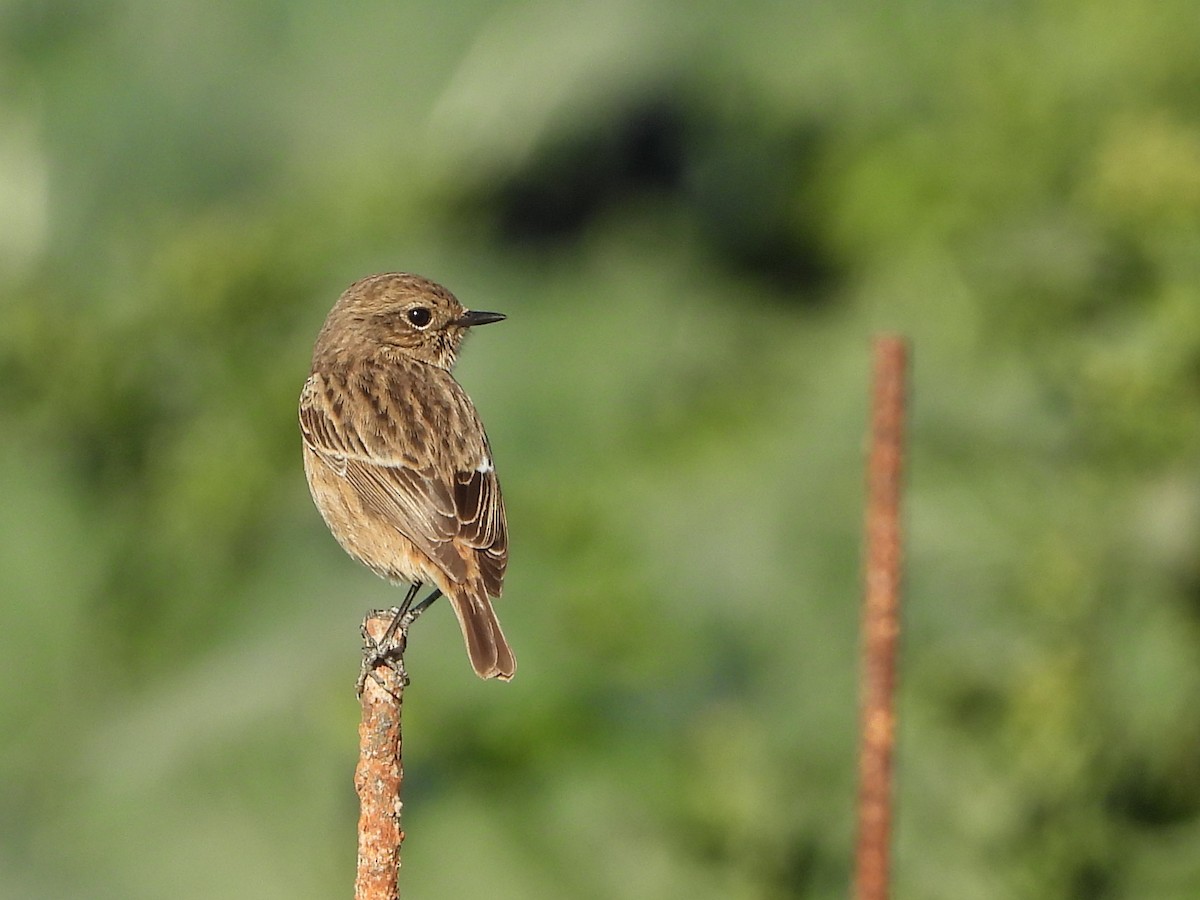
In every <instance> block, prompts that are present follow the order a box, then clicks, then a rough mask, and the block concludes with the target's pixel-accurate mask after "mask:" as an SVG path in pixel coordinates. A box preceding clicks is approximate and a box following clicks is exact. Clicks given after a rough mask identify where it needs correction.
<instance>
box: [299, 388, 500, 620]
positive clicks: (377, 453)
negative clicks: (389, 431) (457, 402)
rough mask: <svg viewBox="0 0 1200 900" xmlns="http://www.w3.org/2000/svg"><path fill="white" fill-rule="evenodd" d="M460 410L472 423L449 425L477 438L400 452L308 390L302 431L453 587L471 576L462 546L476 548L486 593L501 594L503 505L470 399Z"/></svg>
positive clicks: (368, 504)
mask: <svg viewBox="0 0 1200 900" xmlns="http://www.w3.org/2000/svg"><path fill="white" fill-rule="evenodd" d="M319 377H320V376H314V378H319ZM311 381H312V380H311V379H310V382H311ZM451 383H453V382H451ZM455 387H456V388H457V385H455ZM457 395H461V390H459V391H458V392H457V394H456V396H457ZM461 397H462V400H464V401H466V397H465V395H461ZM336 408H337V407H336V406H335V409H336ZM344 408H345V407H344V405H342V407H341V409H342V410H343V411H344ZM462 412H464V413H465V414H466V415H467V418H468V421H466V422H461V423H460V422H453V421H452V422H449V423H446V424H447V427H450V428H451V429H456V430H457V431H459V432H461V433H465V434H467V435H468V436H474V435H478V440H474V441H473V440H470V439H468V440H465V441H463V442H461V444H460V443H459V442H454V441H449V442H447V441H438V440H436V439H435V440H428V441H424V442H421V443H420V445H419V446H416V447H406V448H405V449H406V450H407V451H409V452H406V453H403V454H401V453H400V452H397V449H396V448H393V447H390V446H388V442H387V441H383V440H381V439H380V437H379V436H378V435H377V434H376V435H375V436H371V435H370V434H369V433H367V432H366V429H362V428H359V427H357V426H356V424H355V423H354V422H353V421H352V417H350V416H346V415H337V414H335V413H334V412H331V410H330V408H329V404H328V400H327V396H326V395H325V394H324V393H323V392H322V391H320V390H318V389H317V388H316V387H315V386H314V388H313V389H312V390H309V389H307V386H306V390H305V392H304V395H303V397H302V400H301V406H300V429H301V432H302V434H303V436H304V442H305V444H306V445H307V446H308V447H309V449H311V450H312V451H313V453H315V454H316V455H317V457H318V458H320V459H321V460H322V461H323V462H325V464H326V465H328V466H329V467H330V469H331V470H333V471H334V472H335V473H336V474H337V475H339V476H341V477H343V478H345V479H346V481H347V482H348V483H349V484H350V486H351V487H353V488H354V490H355V492H356V493H357V495H358V496H359V498H360V499H361V501H362V504H363V508H364V510H366V511H367V512H368V513H369V514H371V515H373V516H375V517H377V518H378V519H379V520H381V522H382V523H385V524H386V525H387V526H389V527H392V528H394V529H396V530H397V531H398V532H399V533H400V534H402V535H403V536H404V537H406V538H408V539H409V540H410V541H412V543H413V544H415V545H416V546H417V548H418V549H419V550H421V551H422V552H423V553H425V554H426V555H427V556H428V557H429V558H430V559H432V560H433V561H434V562H435V563H437V565H438V566H439V567H440V568H441V569H442V570H443V571H444V572H445V573H446V574H447V575H448V576H449V577H450V578H451V579H452V580H454V581H463V580H464V579H466V578H467V577H468V572H467V566H466V563H465V561H464V559H463V554H462V553H461V552H459V547H460V546H463V545H465V546H466V547H470V548H472V549H474V550H476V551H477V553H476V560H477V561H478V563H479V565H480V572H481V575H482V577H483V579H484V584H485V586H486V587H487V590H488V593H489V594H491V595H493V596H499V594H500V588H501V582H502V580H503V577H504V569H505V565H506V563H507V558H508V536H507V529H506V526H505V519H504V502H503V499H502V497H501V494H500V484H499V482H498V480H497V479H496V473H495V470H494V468H493V467H492V462H491V451H490V449H489V448H488V445H487V438H486V436H485V435H484V432H483V427H482V425H481V424H479V421H478V419H477V418H476V417H475V414H474V410H473V409H471V407H470V403H469V401H466V403H465V406H464V407H463V409H462ZM454 418H457V417H454ZM476 457H478V458H476ZM456 545H458V546H456Z"/></svg>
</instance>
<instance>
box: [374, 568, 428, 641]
mask: <svg viewBox="0 0 1200 900" xmlns="http://www.w3.org/2000/svg"><path fill="white" fill-rule="evenodd" d="M421 584H422V582H420V581H414V582H413V583H412V584H410V585H409V586H408V593H407V594H405V595H404V602H403V603H401V604H400V605H399V606H398V607H396V616H397V617H399V616H402V615H404V614H405V613H406V612H408V608H409V607H410V606H412V602H413V601H414V600H415V599H417V592H418V591H420V590H421ZM392 621H393V623H394V622H395V619H393V620H392ZM391 634H392V628H391V627H389V628H388V630H387V634H385V635H384V636H383V642H386V641H387V639H388V638H389V637H391Z"/></svg>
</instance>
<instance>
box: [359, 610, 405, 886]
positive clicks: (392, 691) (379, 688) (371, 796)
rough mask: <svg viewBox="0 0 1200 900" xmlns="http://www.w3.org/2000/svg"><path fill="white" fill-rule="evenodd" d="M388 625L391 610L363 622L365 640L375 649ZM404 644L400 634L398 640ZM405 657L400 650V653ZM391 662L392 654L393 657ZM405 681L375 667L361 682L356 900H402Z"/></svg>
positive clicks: (397, 671) (399, 673) (398, 670)
mask: <svg viewBox="0 0 1200 900" xmlns="http://www.w3.org/2000/svg"><path fill="white" fill-rule="evenodd" d="M391 621H392V612H391V611H390V610H376V611H375V612H372V613H370V614H368V615H367V618H366V619H365V620H364V621H363V639H364V641H366V640H367V639H368V638H369V639H370V640H371V641H372V642H374V643H377V642H378V641H380V640H381V639H382V637H383V634H384V632H385V631H386V630H387V627H388V625H389V624H391ZM398 637H399V639H400V640H401V641H403V640H404V638H405V635H404V634H403V632H402V633H401V634H400V635H399V636H398ZM399 653H400V654H403V645H401V647H400V651H399ZM393 658H395V654H393ZM405 682H406V678H405V676H404V669H403V665H402V661H401V662H397V663H396V666H395V668H393V667H391V666H389V665H387V664H386V663H382V662H381V663H378V664H377V665H375V666H374V668H373V670H372V671H371V672H369V673H368V674H367V676H366V678H365V680H364V682H363V691H362V697H361V701H362V721H361V723H360V724H359V726H358V746H359V757H358V767H357V768H356V769H355V772H354V789H355V791H356V792H357V793H358V800H359V810H360V813H359V819H358V871H357V875H356V877H355V880H354V898H355V900H394V898H397V897H399V896H400V893H399V876H400V844H401V843H402V842H403V841H404V832H403V830H401V827H400V810H401V807H402V805H403V804H402V803H401V801H400V789H401V787H402V786H403V784H404V762H403V758H402V756H401V748H402V739H401V733H400V712H401V705H402V703H403V700H404V687H405Z"/></svg>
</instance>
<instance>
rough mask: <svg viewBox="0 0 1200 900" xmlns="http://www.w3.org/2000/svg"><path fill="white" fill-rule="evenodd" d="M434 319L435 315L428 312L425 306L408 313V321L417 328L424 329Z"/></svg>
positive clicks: (414, 308) (415, 307) (417, 307)
mask: <svg viewBox="0 0 1200 900" xmlns="http://www.w3.org/2000/svg"><path fill="white" fill-rule="evenodd" d="M432 318H433V313H431V312H430V311H429V310H427V309H426V308H425V307H424V306H414V307H413V308H412V309H410V310H409V311H408V321H410V322H412V324H413V325H415V326H417V328H424V327H425V326H426V325H428V324H429V320H430V319H432Z"/></svg>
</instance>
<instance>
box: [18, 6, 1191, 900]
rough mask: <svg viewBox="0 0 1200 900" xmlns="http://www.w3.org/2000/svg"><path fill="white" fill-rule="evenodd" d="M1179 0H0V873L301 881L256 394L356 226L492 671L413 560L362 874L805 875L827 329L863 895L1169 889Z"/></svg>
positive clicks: (346, 788)
mask: <svg viewBox="0 0 1200 900" xmlns="http://www.w3.org/2000/svg"><path fill="white" fill-rule="evenodd" d="M1198 41H1200V25H1197V23H1196V21H1195V11H1194V8H1193V5H1192V4H1190V3H1185V2H1183V0H1176V2H1168V3H1163V4H1159V5H1158V6H1157V7H1156V9H1155V10H1154V12H1153V15H1151V14H1150V13H1149V12H1148V11H1146V10H1143V9H1141V8H1140V7H1137V6H1128V7H1117V6H1111V5H1109V4H1094V3H1089V2H1084V0H1064V2H1056V3H1044V4H978V3H976V4H951V3H934V2H918V3H909V4H904V5H903V8H900V9H893V8H892V7H887V6H880V5H877V4H868V3H860V2H850V3H843V4H835V5H821V4H815V5H811V6H809V5H806V4H791V5H781V4H771V3H749V4H740V5H738V6H736V7H734V6H727V5H717V4H687V5H682V4H630V3H616V2H606V3H598V4H588V5H584V6H578V5H552V4H547V3H533V2H513V3H506V4H477V5H475V6H473V7H472V6H470V5H468V6H467V7H463V6H462V5H461V4H460V5H456V6H453V7H451V6H447V5H444V4H442V5H439V4H425V5H417V4H399V5H397V4H385V3H375V4H367V5H365V6H363V7H356V8H355V9H353V10H347V11H342V12H331V8H330V7H329V6H328V5H327V4H319V3H314V2H298V3H279V2H262V3H258V4H254V5H251V6H225V7H221V6H204V5H199V4H166V5H156V4H148V3H139V2H134V0H111V2H109V3H106V4H93V5H92V6H91V7H89V9H88V11H86V12H84V11H82V10H77V9H75V8H74V7H73V6H70V5H67V4H60V3H45V2H42V3H33V2H16V0H13V2H8V3H5V4H2V5H0V85H3V86H4V88H5V90H4V91H3V92H0V119H2V120H3V122H4V123H5V124H4V127H3V128H2V129H0V208H3V210H4V213H3V215H2V216H0V290H2V291H3V300H2V301H0V379H2V381H3V384H4V385H5V389H4V390H3V391H0V498H2V502H0V598H2V600H3V602H2V603H0V656H2V657H3V658H4V659H5V660H6V661H7V666H6V669H7V671H8V673H9V677H8V678H6V679H4V680H3V682H0V735H2V737H0V896H4V897H8V896H11V897H22V898H39V897H45V898H50V897H61V896H87V897H98V898H103V897H121V898H129V897H147V898H150V897H162V896H172V897H188V896H196V897H213V896H220V897H239V896H245V897H256V898H270V897H276V896H278V897H285V896H286V897H289V898H292V897H310V896H311V897H328V896H335V895H337V894H338V893H348V891H349V885H350V880H351V878H352V868H353V862H354V825H355V817H356V810H355V805H354V796H353V793H352V790H351V772H352V767H353V762H354V760H353V755H354V752H355V736H354V734H355V733H354V729H355V723H356V717H357V707H356V705H355V703H354V701H353V694H352V692H351V685H352V684H353V680H354V677H355V674H356V672H357V665H358V657H357V643H358V639H357V630H356V629H357V625H358V622H359V619H360V616H361V613H362V611H363V610H365V609H366V608H368V607H374V606H384V605H388V604H390V603H392V602H394V601H395V598H396V596H397V594H396V592H395V590H394V589H392V588H390V587H389V586H388V585H385V584H383V583H382V582H379V581H378V580H377V579H375V578H374V577H373V576H372V575H370V573H368V572H366V571H363V570H360V569H359V568H357V567H356V566H355V565H354V564H353V563H352V562H351V561H350V560H349V559H348V558H346V557H345V556H344V554H342V552H341V551H340V550H339V548H338V547H337V546H336V545H335V544H334V542H333V541H332V540H331V539H330V538H329V537H328V535H327V534H326V533H325V529H324V526H323V525H322V523H321V522H320V519H319V517H318V516H317V515H316V513H315V511H314V510H313V509H312V507H311V504H310V502H309V500H308V497H307V492H306V488H305V486H304V480H303V477H302V475H301V468H300V458H299V443H298V441H299V439H298V434H297V431H296V425H295V402H296V397H297V394H298V392H299V388H300V385H301V383H302V381H303V379H304V376H305V374H306V371H307V363H308V353H309V349H310V347H311V342H312V340H313V338H314V337H315V334H316V331H317V329H318V327H319V325H320V322H321V320H322V318H323V316H324V314H325V312H326V311H327V309H328V307H329V306H330V305H331V304H332V302H333V300H334V299H335V297H336V296H337V294H338V293H339V292H340V291H341V290H342V289H343V288H344V286H345V285H346V284H348V283H349V282H350V281H352V280H354V279H355V278H357V277H359V276H361V275H364V274H367V273H369V272H372V271H384V270H391V269H407V270H411V271H417V272H420V273H422V274H426V275H428V276H430V277H433V278H435V279H437V280H439V281H442V282H443V283H445V284H447V285H448V286H449V287H450V288H451V289H452V290H454V291H455V292H456V293H457V294H458V295H459V296H460V298H461V299H462V300H463V301H464V303H466V304H467V305H468V306H472V305H473V306H477V307H481V308H486V309H498V310H501V311H504V312H506V313H508V314H509V317H510V320H509V322H507V323H506V324H505V325H504V326H502V327H501V328H499V329H497V330H496V331H492V330H491V329H489V330H488V331H487V332H486V333H485V334H481V335H479V336H476V337H475V338H473V339H472V341H471V343H470V345H469V347H468V349H467V352H466V354H465V357H464V361H463V363H462V365H461V366H460V370H459V374H460V378H461V380H462V381H463V382H464V384H465V385H466V386H467V388H468V390H469V391H470V393H471V394H472V396H473V397H474V398H475V400H476V403H477V405H478V406H479V407H480V410H481V412H482V414H483V417H484V419H485V421H486V422H487V423H488V426H489V431H490V433H491V436H492V440H493V444H494V446H495V449H496V455H497V460H498V465H499V468H500V471H501V474H502V476H503V479H504V485H505V490H506V495H507V498H508V506H509V513H510V520H511V521H510V525H511V530H512V540H513V560H512V566H511V570H510V572H511V575H510V579H509V581H508V583H507V585H506V590H505V597H504V599H503V600H502V601H501V602H500V604H499V611H500V615H501V618H502V619H503V621H504V623H505V626H506V630H507V632H508V634H509V636H510V638H511V640H512V643H513V646H514V648H515V650H516V652H517V656H518V658H519V660H520V672H519V674H518V677H517V679H516V680H515V681H514V682H513V683H512V684H511V685H509V686H498V685H495V684H484V683H481V682H479V681H477V680H476V679H475V678H474V676H473V675H472V674H471V672H470V669H469V666H467V664H466V660H465V658H464V655H463V651H462V649H461V647H460V645H459V644H460V641H459V636H458V632H457V628H456V626H455V625H454V623H453V621H452V617H451V616H449V615H448V613H447V611H446V610H445V609H440V608H439V607H437V606H435V607H434V609H433V610H432V611H431V613H430V614H429V615H428V616H427V617H426V618H424V619H422V621H421V623H420V625H419V627H418V629H417V630H416V632H415V634H414V639H413V641H412V645H411V648H410V654H409V663H410V671H411V672H412V673H413V677H414V683H413V686H412V688H411V690H410V691H409V694H408V698H407V703H406V709H405V713H406V717H405V724H406V738H407V741H406V763H407V770H408V781H407V784H406V796H405V800H406V809H405V827H406V830H407V831H408V832H409V835H410V838H409V841H408V843H407V844H406V856H405V868H404V872H403V877H404V885H405V895H406V896H408V895H410V894H411V895H412V896H416V897H424V896H429V897H469V896H483V895H485V894H486V895H487V896H489V897H493V898H504V897H512V898H518V897H519V898H527V897H539V896H554V897H580V898H600V897H654V898H672V897H681V898H682V897H686V898H689V900H694V898H707V897H713V898H717V897H720V898H783V897H795V896H805V897H827V896H829V897H832V896H844V894H845V890H846V884H847V881H848V877H849V875H848V873H849V870H850V856H851V851H852V844H853V827H854V826H853V804H854V778H855V751H856V747H855V728H856V686H855V679H856V653H857V632H856V629H857V616H858V612H857V602H858V582H859V540H860V537H859V535H860V516H861V513H860V507H861V501H862V490H861V482H862V475H861V469H862V441H863V438H862V434H863V428H864V424H865V420H866V410H865V399H866V386H867V385H866V382H867V369H868V355H867V350H868V343H869V338H870V336H871V335H872V334H873V333H875V332H878V331H881V330H896V331H900V332H903V333H905V334H907V335H909V336H910V337H911V338H912V340H913V343H914V360H915V366H916V369H915V384H914V390H913V401H914V405H913V422H912V433H911V446H912V451H911V467H910V478H909V484H910V493H909V496H908V523H909V537H908V553H907V556H908V564H909V574H908V595H907V604H908V605H907V609H906V634H905V646H904V668H903V677H902V684H903V697H902V719H901V721H902V737H901V746H900V751H899V752H900V756H899V773H898V774H899V777H900V784H899V797H898V826H897V828H898V830H897V852H896V888H897V894H898V895H901V896H914V897H930V898H940V897H945V898H955V900H961V898H975V897H979V898H986V897H1031V898H1033V897H1036V898H1044V897H1080V898H1082V897H1087V898H1094V897H1113V898H1141V897H1163V898H1170V897H1180V898H1182V897H1190V896H1194V895H1195V894H1196V893H1197V891H1200V862H1197V860H1198V859H1200V856H1197V854H1196V853H1195V846H1196V841H1197V840H1198V839H1200V756H1198V755H1197V753H1196V752H1195V751H1196V747H1197V746H1200V714H1198V713H1197V710H1200V553H1198V551H1197V547H1200V474H1198V473H1200V468H1198V466H1197V459H1198V455H1200V288H1198V287H1197V285H1198V284H1200V278H1198V276H1200V266H1198V265H1197V260H1198V259H1200V254H1197V246H1198V244H1197V241H1198V238H1200V127H1197V126H1196V124H1195V121H1194V119H1195V117H1194V110H1195V105H1196V101H1197V92H1198V90H1200V63H1198V62H1197V57H1196V53H1195V47H1196V46H1197V42H1198Z"/></svg>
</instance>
